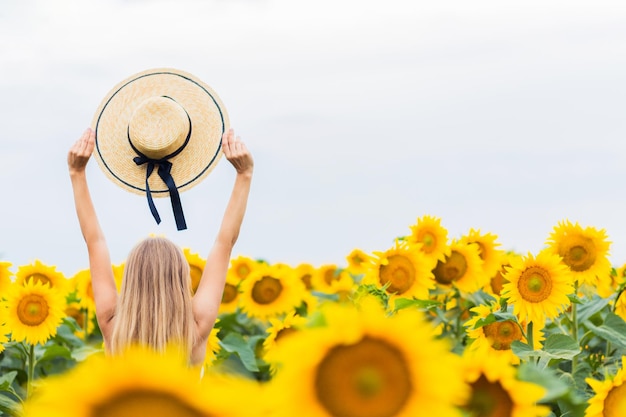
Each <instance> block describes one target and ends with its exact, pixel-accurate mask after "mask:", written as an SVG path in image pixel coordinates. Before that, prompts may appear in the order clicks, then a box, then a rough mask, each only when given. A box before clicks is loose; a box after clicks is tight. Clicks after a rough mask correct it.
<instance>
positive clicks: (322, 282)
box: [311, 264, 352, 293]
mask: <svg viewBox="0 0 626 417" xmlns="http://www.w3.org/2000/svg"><path fill="white" fill-rule="evenodd" d="M342 279H350V280H351V281H352V277H351V276H350V274H349V273H348V272H347V271H346V270H345V269H342V268H339V267H338V266H337V265H335V264H324V265H321V266H319V267H317V268H316V269H315V270H314V271H313V275H312V276H311V289H312V290H313V291H320V292H323V293H332V283H333V281H341V280H342Z"/></svg>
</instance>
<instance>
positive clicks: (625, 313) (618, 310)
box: [615, 291, 626, 321]
mask: <svg viewBox="0 0 626 417" xmlns="http://www.w3.org/2000/svg"><path fill="white" fill-rule="evenodd" d="M615 314H617V315H618V316H620V317H621V318H623V319H624V321H626V291H622V292H621V293H620V294H619V297H618V298H617V300H615Z"/></svg>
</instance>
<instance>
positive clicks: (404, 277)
mask: <svg viewBox="0 0 626 417" xmlns="http://www.w3.org/2000/svg"><path fill="white" fill-rule="evenodd" d="M387 261H388V263H387V265H381V267H380V278H379V279H380V284H381V285H385V284H387V283H389V287H387V292H389V293H396V294H403V293H405V292H406V291H407V290H408V289H410V288H411V287H412V286H413V283H414V282H415V275H416V274H415V266H413V262H411V260H410V259H408V258H407V257H406V256H403V255H391V256H389V257H388V258H387Z"/></svg>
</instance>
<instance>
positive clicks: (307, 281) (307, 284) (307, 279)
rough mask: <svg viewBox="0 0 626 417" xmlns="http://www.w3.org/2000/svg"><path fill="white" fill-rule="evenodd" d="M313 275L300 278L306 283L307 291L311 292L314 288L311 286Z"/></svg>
mask: <svg viewBox="0 0 626 417" xmlns="http://www.w3.org/2000/svg"><path fill="white" fill-rule="evenodd" d="M311 278H312V276H311V274H304V275H302V276H301V277H300V280H301V281H302V282H303V283H304V286H305V287H306V289H307V290H310V289H312V288H313V284H311Z"/></svg>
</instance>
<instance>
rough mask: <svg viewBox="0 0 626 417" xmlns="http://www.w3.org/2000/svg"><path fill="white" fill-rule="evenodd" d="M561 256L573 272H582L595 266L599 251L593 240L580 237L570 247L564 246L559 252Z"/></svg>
mask: <svg viewBox="0 0 626 417" xmlns="http://www.w3.org/2000/svg"><path fill="white" fill-rule="evenodd" d="M559 255H561V257H562V258H563V262H564V263H565V265H567V266H569V267H570V269H571V270H572V271H576V272H580V271H586V270H587V269H589V268H591V267H592V266H593V264H594V263H595V262H596V256H597V251H596V247H595V245H594V244H593V241H592V240H591V239H589V238H585V237H583V236H579V237H577V238H576V239H573V240H572V241H571V242H570V243H569V244H568V245H563V246H562V247H561V248H560V250H559Z"/></svg>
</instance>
